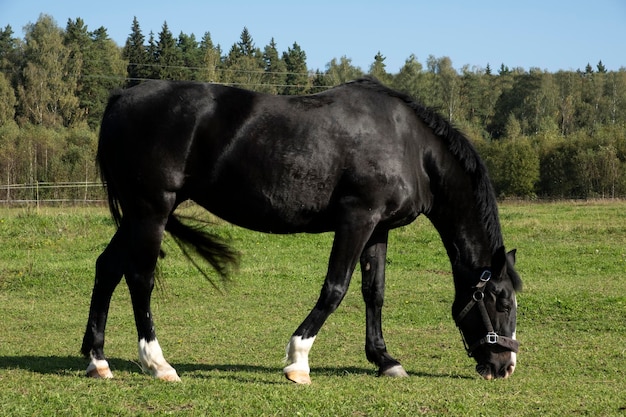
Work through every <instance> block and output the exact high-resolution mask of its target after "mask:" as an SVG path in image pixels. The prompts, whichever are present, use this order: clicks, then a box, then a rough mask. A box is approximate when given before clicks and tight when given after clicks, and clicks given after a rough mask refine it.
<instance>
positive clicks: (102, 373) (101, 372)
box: [86, 353, 113, 379]
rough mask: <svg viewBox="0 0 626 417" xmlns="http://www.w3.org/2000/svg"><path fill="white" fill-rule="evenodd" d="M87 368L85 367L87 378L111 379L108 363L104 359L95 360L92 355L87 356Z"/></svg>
mask: <svg viewBox="0 0 626 417" xmlns="http://www.w3.org/2000/svg"><path fill="white" fill-rule="evenodd" d="M89 357H90V360H89V366H87V371H86V372H87V376H89V377H91V378H105V379H110V378H113V373H112V372H111V368H109V362H107V361H106V360H104V359H96V358H94V357H93V353H91V354H90V355H89Z"/></svg>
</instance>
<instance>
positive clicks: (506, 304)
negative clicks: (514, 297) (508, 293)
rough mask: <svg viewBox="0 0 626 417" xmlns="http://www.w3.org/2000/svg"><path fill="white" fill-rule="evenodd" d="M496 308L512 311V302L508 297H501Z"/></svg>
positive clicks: (505, 311) (506, 311) (504, 311)
mask: <svg viewBox="0 0 626 417" xmlns="http://www.w3.org/2000/svg"><path fill="white" fill-rule="evenodd" d="M496 308H497V309H498V311H501V312H503V313H508V312H509V311H511V302H510V301H509V300H507V299H506V298H502V299H499V300H498V302H497V303H496Z"/></svg>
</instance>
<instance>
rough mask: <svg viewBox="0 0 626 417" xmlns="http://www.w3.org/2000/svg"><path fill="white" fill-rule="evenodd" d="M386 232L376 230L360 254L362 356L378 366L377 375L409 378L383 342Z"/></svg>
mask: <svg viewBox="0 0 626 417" xmlns="http://www.w3.org/2000/svg"><path fill="white" fill-rule="evenodd" d="M388 234H389V232H388V231H387V230H384V231H377V232H375V233H374V234H373V235H372V238H371V239H370V240H369V241H368V242H367V245H366V246H365V249H364V250H363V253H362V255H361V274H362V287H361V291H362V293H363V299H364V300H365V321H366V327H365V328H366V334H365V354H366V356H367V359H368V360H369V361H370V362H372V363H374V364H376V365H377V366H378V374H379V375H385V376H394V377H405V376H408V374H407V373H406V371H405V370H404V368H403V367H402V365H400V362H398V361H397V360H396V359H394V358H393V357H391V355H390V354H389V353H387V346H386V345H385V340H384V339H383V330H382V309H383V301H384V298H385V262H386V257H387V237H388Z"/></svg>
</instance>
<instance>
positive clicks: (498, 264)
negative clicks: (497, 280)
mask: <svg viewBox="0 0 626 417" xmlns="http://www.w3.org/2000/svg"><path fill="white" fill-rule="evenodd" d="M506 259H507V254H506V251H505V250H504V246H500V247H499V248H498V249H496V252H495V253H494V254H493V256H492V257H491V272H492V273H493V274H494V275H495V276H496V277H500V276H502V273H503V272H504V267H505V266H506Z"/></svg>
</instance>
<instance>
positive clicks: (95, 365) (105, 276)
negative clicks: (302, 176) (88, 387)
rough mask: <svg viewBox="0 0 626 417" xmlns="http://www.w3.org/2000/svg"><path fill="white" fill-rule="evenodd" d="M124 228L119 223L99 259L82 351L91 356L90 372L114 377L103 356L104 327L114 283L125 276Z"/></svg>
mask: <svg viewBox="0 0 626 417" xmlns="http://www.w3.org/2000/svg"><path fill="white" fill-rule="evenodd" d="M124 235H125V228H124V227H120V228H119V229H118V230H117V232H116V233H115V235H114V236H113V238H112V239H111V242H110V243H109V245H108V246H107V247H106V249H105V250H104V251H103V252H102V254H101V255H100V256H99V257H98V260H97V261H96V278H95V283H94V286H93V292H92V295H91V306H90V308H89V319H88V321H87V329H86V330H85V336H84V337H83V344H82V348H81V352H82V353H83V355H85V357H87V358H89V360H90V362H89V366H88V367H87V376H90V377H94V378H112V377H113V374H112V373H111V370H110V368H109V364H108V362H107V360H106V358H105V356H104V331H105V327H106V321H107V315H108V312H109V304H110V303H111V296H112V295H113V291H114V290H115V287H116V286H117V284H119V282H120V281H121V279H122V275H123V274H124V268H125V264H126V253H127V251H126V248H125V246H124V245H125V237H124Z"/></svg>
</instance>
